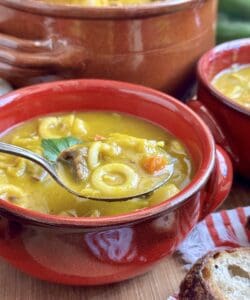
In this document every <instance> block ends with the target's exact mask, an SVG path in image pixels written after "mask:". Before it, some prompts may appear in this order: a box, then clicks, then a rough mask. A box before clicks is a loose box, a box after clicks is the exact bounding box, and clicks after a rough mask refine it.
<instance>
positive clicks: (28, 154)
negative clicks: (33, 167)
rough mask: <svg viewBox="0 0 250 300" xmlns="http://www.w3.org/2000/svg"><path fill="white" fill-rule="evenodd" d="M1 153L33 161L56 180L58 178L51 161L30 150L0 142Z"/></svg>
mask: <svg viewBox="0 0 250 300" xmlns="http://www.w3.org/2000/svg"><path fill="white" fill-rule="evenodd" d="M0 152H1V153H6V154H12V155H15V156H19V157H22V158H26V159H28V160H31V161H33V162H34V163H36V164H38V165H40V166H41V167H43V168H44V169H45V170H46V171H47V172H48V173H49V174H50V175H51V176H52V177H54V178H55V177H57V176H56V173H55V169H54V166H53V165H52V164H51V163H50V162H49V161H47V160H46V159H44V158H43V157H42V156H40V155H38V154H36V153H34V152H32V151H30V150H27V149H24V148H21V147H18V146H15V145H11V144H7V143H3V142H0Z"/></svg>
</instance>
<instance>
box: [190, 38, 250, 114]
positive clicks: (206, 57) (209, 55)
mask: <svg viewBox="0 0 250 300" xmlns="http://www.w3.org/2000/svg"><path fill="white" fill-rule="evenodd" d="M241 47H247V48H249V52H250V38H244V39H237V40H233V41H229V42H225V43H222V44H219V45H218V46H216V47H214V48H212V49H211V50H209V51H207V52H206V53H204V54H203V55H202V57H201V58H200V59H199V61H198V64H197V69H196V70H197V74H198V79H199V80H201V82H202V84H203V85H204V86H205V87H207V88H208V89H209V91H210V92H211V94H212V95H213V96H215V97H216V99H217V100H219V101H220V102H222V103H223V104H225V105H226V106H229V107H231V108H232V109H234V110H236V111H238V112H240V113H242V114H244V115H247V116H250V108H246V107H244V106H243V105H240V104H238V103H236V102H234V101H232V100H231V99H230V98H229V97H227V96H225V95H224V94H222V93H221V92H219V91H218V90H217V89H216V88H215V87H214V86H213V85H212V81H211V80H209V79H208V78H207V73H206V72H205V71H204V69H205V68H206V67H207V68H209V64H211V62H212V61H213V57H216V55H217V56H218V55H220V54H222V53H223V52H233V51H234V50H235V49H239V48H241ZM249 64H250V59H249Z"/></svg>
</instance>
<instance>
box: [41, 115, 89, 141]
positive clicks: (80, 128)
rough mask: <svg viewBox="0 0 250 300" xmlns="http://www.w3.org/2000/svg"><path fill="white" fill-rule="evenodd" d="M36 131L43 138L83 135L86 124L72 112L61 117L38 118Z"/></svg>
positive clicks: (85, 131) (85, 130)
mask: <svg viewBox="0 0 250 300" xmlns="http://www.w3.org/2000/svg"><path fill="white" fill-rule="evenodd" d="M38 132H39V135H40V137H42V138H44V139H52V138H60V137H62V136H70V135H71V136H78V137H83V136H85V135H86V133H87V129H86V124H85V122H84V121H83V120H81V119H79V118H77V117H76V116H75V115H74V114H72V115H67V116H62V117H48V118H42V119H40V120H39V128H38Z"/></svg>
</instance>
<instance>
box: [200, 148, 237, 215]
mask: <svg viewBox="0 0 250 300" xmlns="http://www.w3.org/2000/svg"><path fill="white" fill-rule="evenodd" d="M232 182H233V167H232V162H231V159H230V158H229V156H228V154H227V153H226V151H225V150H223V149H222V148H221V147H220V146H218V145H216V151H215V166H214V170H213V173H212V175H211V177H210V179H209V181H208V183H207V185H206V187H205V191H204V197H203V207H202V211H201V214H200V220H202V219H204V218H205V217H206V216H207V215H209V214H210V213H212V212H213V211H215V210H216V209H217V208H218V207H219V206H220V205H221V204H222V203H223V201H224V200H225V199H226V197H227V196H228V194H229V192H230V190H231V186H232Z"/></svg>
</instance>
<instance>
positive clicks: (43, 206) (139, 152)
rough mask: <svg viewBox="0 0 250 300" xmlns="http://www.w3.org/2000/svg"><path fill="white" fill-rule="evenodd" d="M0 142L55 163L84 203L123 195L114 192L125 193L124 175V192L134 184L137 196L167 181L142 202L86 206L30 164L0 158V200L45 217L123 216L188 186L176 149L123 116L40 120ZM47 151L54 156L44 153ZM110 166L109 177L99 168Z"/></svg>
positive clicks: (184, 160)
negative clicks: (79, 190)
mask: <svg viewBox="0 0 250 300" xmlns="http://www.w3.org/2000/svg"><path fill="white" fill-rule="evenodd" d="M1 140H2V141H5V142H7V143H11V144H14V145H17V146H20V147H24V148H27V149H29V150H32V151H34V152H36V153H38V154H40V155H44V156H46V157H47V158H48V159H50V160H51V161H56V160H57V161H58V162H59V164H58V166H59V173H61V174H62V176H64V179H65V180H66V181H67V182H68V183H69V184H71V185H75V184H76V186H78V187H79V186H81V188H82V189H86V190H87V192H88V193H89V194H90V195H96V193H97V194H98V195H102V194H103V195H104V196H107V195H108V196H112V194H115V193H118V196H120V195H121V194H122V195H126V193H127V190H126V188H125V190H124V189H121V190H119V188H120V186H125V187H126V186H129V185H128V184H127V183H128V182H130V181H129V180H130V179H129V178H130V177H129V176H130V173H128V174H129V175H127V173H126V172H127V170H130V171H129V172H132V173H131V174H132V186H133V184H134V183H133V180H134V178H133V176H135V177H136V178H137V179H136V184H137V185H138V186H136V188H137V189H140V188H142V190H144V189H147V186H150V185H151V182H152V181H153V182H157V181H159V180H161V176H163V175H164V176H165V174H167V175H168V177H169V178H168V181H167V182H166V183H165V184H164V185H163V186H162V187H161V188H159V189H157V190H156V191H155V192H153V193H152V194H149V195H148V196H147V197H141V198H134V199H132V200H128V201H117V202H112V203H108V202H102V201H93V200H87V199H83V198H79V197H77V196H74V195H72V194H70V193H69V192H67V191H66V190H65V189H63V188H62V187H61V186H59V185H58V184H57V183H56V182H55V181H54V180H53V179H52V178H51V177H50V176H49V175H48V174H47V173H46V172H45V171H44V170H43V169H41V168H40V167H39V166H37V165H35V164H34V163H32V162H30V161H27V160H25V159H22V158H18V157H14V156H11V155H6V154H1V155H0V198H1V199H4V200H5V201H10V202H12V203H14V204H16V205H19V206H21V207H24V208H27V209H31V210H35V211H39V212H43V213H47V214H55V215H65V216H75V217H80V216H88V217H99V216H106V215H116V214H122V213H128V212H132V211H134V210H138V209H142V208H145V207H149V206H153V205H156V204H158V203H161V202H162V201H165V200H166V199H168V198H170V197H172V196H174V195H175V194H177V193H178V192H179V191H180V190H181V189H183V188H184V187H185V186H186V185H187V184H188V183H189V182H190V181H191V178H192V163H191V159H190V156H189V154H188V152H187V150H186V149H185V147H184V145H183V144H182V143H181V142H180V141H178V140H177V139H175V138H174V137H172V136H171V135H170V134H168V133H167V132H166V131H165V130H163V129H162V128H159V127H157V126H155V125H154V124H151V123H149V122H147V121H145V120H142V119H139V118H135V117H132V116H128V115H124V114H117V113H112V112H84V113H69V114H63V115H55V116H54V115H53V116H51V115H50V116H45V117H41V118H37V119H33V120H30V121H27V122H25V123H23V124H20V125H19V126H17V127H15V128H13V129H11V130H10V131H8V132H6V133H4V134H3V135H2V138H1ZM72 141H74V145H72V143H71V142H72ZM55 143H56V149H57V150H58V153H55V151H54V150H55V147H54V148H53V147H52V145H53V144H55ZM65 144H66V147H65ZM75 151H76V152H78V151H80V152H81V156H80V158H81V159H82V158H84V161H81V165H80V167H79V165H75V166H74V165H73V164H72V160H73V159H74V158H76V159H77V161H79V157H77V156H75V154H74V153H75ZM72 153H73V154H72ZM112 164H113V169H112V168H107V166H112ZM117 164H118V165H119V166H118V169H117ZM121 165H122V166H123V167H122V168H121V169H119V167H121ZM72 166H73V167H72ZM114 166H115V167H114ZM124 166H125V171H124ZM79 170H80V176H83V177H82V178H77V179H78V180H80V183H79V182H77V180H76V179H75V178H76V173H77V172H78V171H79ZM95 170H99V173H98V176H94V175H93V174H94V173H93V172H95ZM100 170H102V172H100ZM124 172H125V173H124ZM100 173H101V175H100ZM124 182H125V184H124ZM139 184H141V187H140V186H139ZM100 185H101V188H100ZM103 186H104V188H103ZM109 188H110V190H109ZM106 189H108V192H107V191H106ZM119 193H120V194H119Z"/></svg>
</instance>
